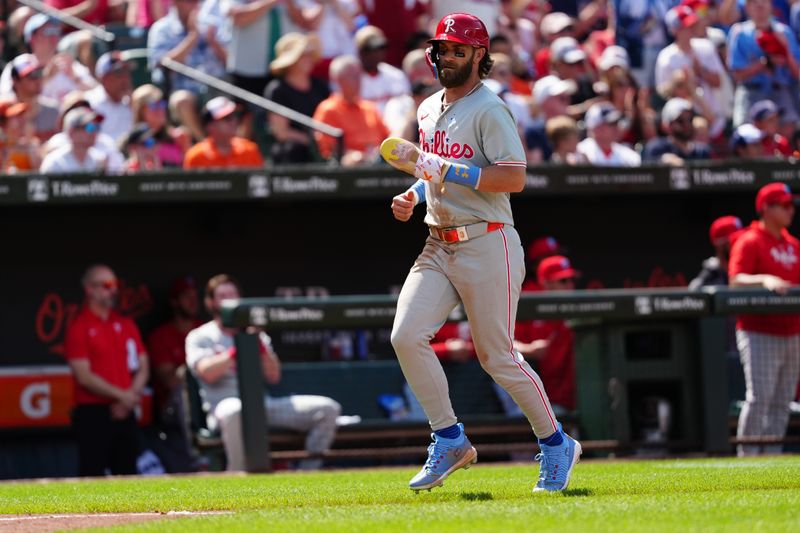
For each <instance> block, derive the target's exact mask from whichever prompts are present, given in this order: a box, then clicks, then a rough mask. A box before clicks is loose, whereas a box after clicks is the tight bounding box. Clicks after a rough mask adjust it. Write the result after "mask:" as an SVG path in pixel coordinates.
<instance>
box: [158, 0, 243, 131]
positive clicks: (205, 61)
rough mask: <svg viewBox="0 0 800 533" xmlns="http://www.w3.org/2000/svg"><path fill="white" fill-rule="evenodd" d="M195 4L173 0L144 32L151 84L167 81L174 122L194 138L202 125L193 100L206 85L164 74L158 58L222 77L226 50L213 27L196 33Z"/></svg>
mask: <svg viewBox="0 0 800 533" xmlns="http://www.w3.org/2000/svg"><path fill="white" fill-rule="evenodd" d="M197 3H198V0H175V4H174V5H173V6H172V8H171V9H170V10H169V13H167V16H165V17H164V18H162V19H160V20H157V21H156V22H155V23H154V24H153V26H152V27H151V28H150V31H149V33H148V34H147V51H148V55H147V66H148V68H149V70H150V72H151V73H152V79H153V82H154V83H156V84H157V85H164V84H166V83H167V81H168V85H169V88H170V97H169V105H170V109H171V110H172V112H173V114H174V115H175V116H176V118H177V120H178V122H179V123H180V124H182V125H183V126H186V127H187V128H188V129H189V131H190V132H191V134H192V136H193V137H194V138H195V139H201V138H202V137H203V128H202V125H201V124H200V118H199V117H198V115H197V111H196V109H197V99H198V97H199V96H201V95H202V96H205V95H206V94H207V90H208V89H207V87H206V86H205V85H203V84H202V83H200V82H197V81H194V80H192V79H191V78H188V77H186V76H183V75H181V74H176V73H170V74H168V72H169V71H165V70H164V69H162V67H161V61H162V60H163V59H164V58H169V59H172V60H174V61H178V62H180V63H184V64H186V65H188V66H190V67H192V68H195V69H197V70H200V71H201V72H204V73H205V74H208V75H209V76H215V77H218V78H223V77H224V75H225V62H226V60H227V51H226V50H225V48H224V46H223V45H222V44H220V42H219V40H218V38H217V33H216V32H217V28H214V27H211V28H209V29H208V30H207V31H206V32H205V33H201V32H200V30H199V28H198V20H197V18H198V7H197ZM167 77H169V80H167Z"/></svg>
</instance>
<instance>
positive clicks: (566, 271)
mask: <svg viewBox="0 0 800 533" xmlns="http://www.w3.org/2000/svg"><path fill="white" fill-rule="evenodd" d="M536 276H537V278H538V280H539V284H540V286H541V287H542V290H543V291H573V290H575V282H576V280H577V278H578V277H579V276H580V272H578V271H577V270H575V269H574V268H573V267H572V264H571V263H570V261H569V259H567V258H566V257H564V256H563V255H554V256H551V257H547V258H545V259H543V260H542V261H541V263H539V266H538V268H537V269H536ZM514 337H515V340H514V349H515V350H517V351H518V352H519V353H521V354H522V355H523V356H524V357H525V358H526V359H528V360H529V361H531V362H535V367H536V372H537V373H538V374H539V377H541V378H542V383H544V386H545V387H546V388H547V396H548V397H549V398H550V403H551V404H552V406H553V410H554V411H555V413H556V416H563V415H564V414H566V413H568V412H570V411H574V410H575V401H576V398H575V354H574V347H573V345H574V334H573V332H572V329H570V327H569V326H568V325H567V323H566V322H565V321H563V320H531V321H518V322H517V323H516V326H515V328H514Z"/></svg>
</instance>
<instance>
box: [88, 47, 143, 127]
mask: <svg viewBox="0 0 800 533" xmlns="http://www.w3.org/2000/svg"><path fill="white" fill-rule="evenodd" d="M94 73H95V76H96V77H97V79H98V80H100V86H98V87H97V88H95V89H92V90H91V91H89V92H87V93H86V100H87V101H88V102H89V105H91V106H92V109H94V110H95V111H97V112H98V113H99V114H101V115H103V118H104V120H103V122H102V125H101V130H100V131H102V132H103V133H105V134H107V135H109V136H110V137H111V138H112V139H114V141H116V142H119V141H120V140H121V139H122V138H123V137H124V136H125V134H126V133H128V132H129V131H130V129H131V126H133V111H132V110H131V97H130V95H131V88H132V86H133V83H132V80H131V70H130V65H128V62H127V61H126V58H125V57H124V55H123V52H119V51H113V52H106V53H105V54H103V55H102V56H100V59H98V60H97V64H96V65H95V69H94Z"/></svg>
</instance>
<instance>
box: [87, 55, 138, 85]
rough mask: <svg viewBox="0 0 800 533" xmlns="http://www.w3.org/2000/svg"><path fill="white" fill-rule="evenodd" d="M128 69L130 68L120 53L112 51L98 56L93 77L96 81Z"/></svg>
mask: <svg viewBox="0 0 800 533" xmlns="http://www.w3.org/2000/svg"><path fill="white" fill-rule="evenodd" d="M129 68H130V66H129V65H128V62H127V58H126V57H125V56H124V55H123V54H122V52H120V51H118V50H114V51H111V52H106V53H105V54H103V55H101V56H100V58H99V59H98V60H97V63H96V64H95V66H94V75H95V77H96V78H97V79H101V78H102V77H103V76H106V75H108V74H112V73H114V72H121V71H123V70H128V69H129Z"/></svg>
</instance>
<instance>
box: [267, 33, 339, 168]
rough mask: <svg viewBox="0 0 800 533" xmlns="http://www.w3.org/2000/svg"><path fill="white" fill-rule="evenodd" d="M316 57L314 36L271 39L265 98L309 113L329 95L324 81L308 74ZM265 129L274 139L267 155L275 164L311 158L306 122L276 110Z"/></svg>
mask: <svg viewBox="0 0 800 533" xmlns="http://www.w3.org/2000/svg"><path fill="white" fill-rule="evenodd" d="M318 58H319V42H318V41H317V39H316V37H315V36H314V35H313V34H311V35H303V34H301V33H294V32H292V33H287V34H286V35H284V36H283V37H281V38H280V39H278V42H277V43H275V59H274V60H273V61H272V63H270V72H271V73H272V75H273V76H275V78H274V79H273V80H272V81H271V82H270V83H269V84H268V85H267V89H266V91H265V93H264V96H266V97H267V98H268V99H270V100H272V101H273V102H275V103H276V104H281V105H283V106H286V107H288V108H289V109H293V110H294V111H297V112H299V113H302V114H303V115H306V116H307V117H311V116H312V115H313V114H314V111H315V110H316V109H317V106H318V105H319V104H320V102H322V101H323V100H325V99H326V98H327V97H328V96H330V91H329V89H328V85H327V84H326V83H325V82H324V81H322V80H320V79H318V78H314V77H312V76H311V72H312V71H313V70H314V65H315V64H316V62H317V60H318ZM268 120H269V130H270V132H271V133H272V136H273V137H274V138H275V141H274V142H273V143H271V146H270V156H271V158H272V161H273V162H274V163H275V164H284V163H309V162H311V161H313V160H314V148H313V142H314V141H313V137H312V135H311V132H310V131H309V129H308V128H307V127H306V126H303V125H301V124H299V123H297V122H294V121H291V120H289V119H288V118H286V117H284V116H283V115H279V114H277V113H270V114H269V119H268Z"/></svg>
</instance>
